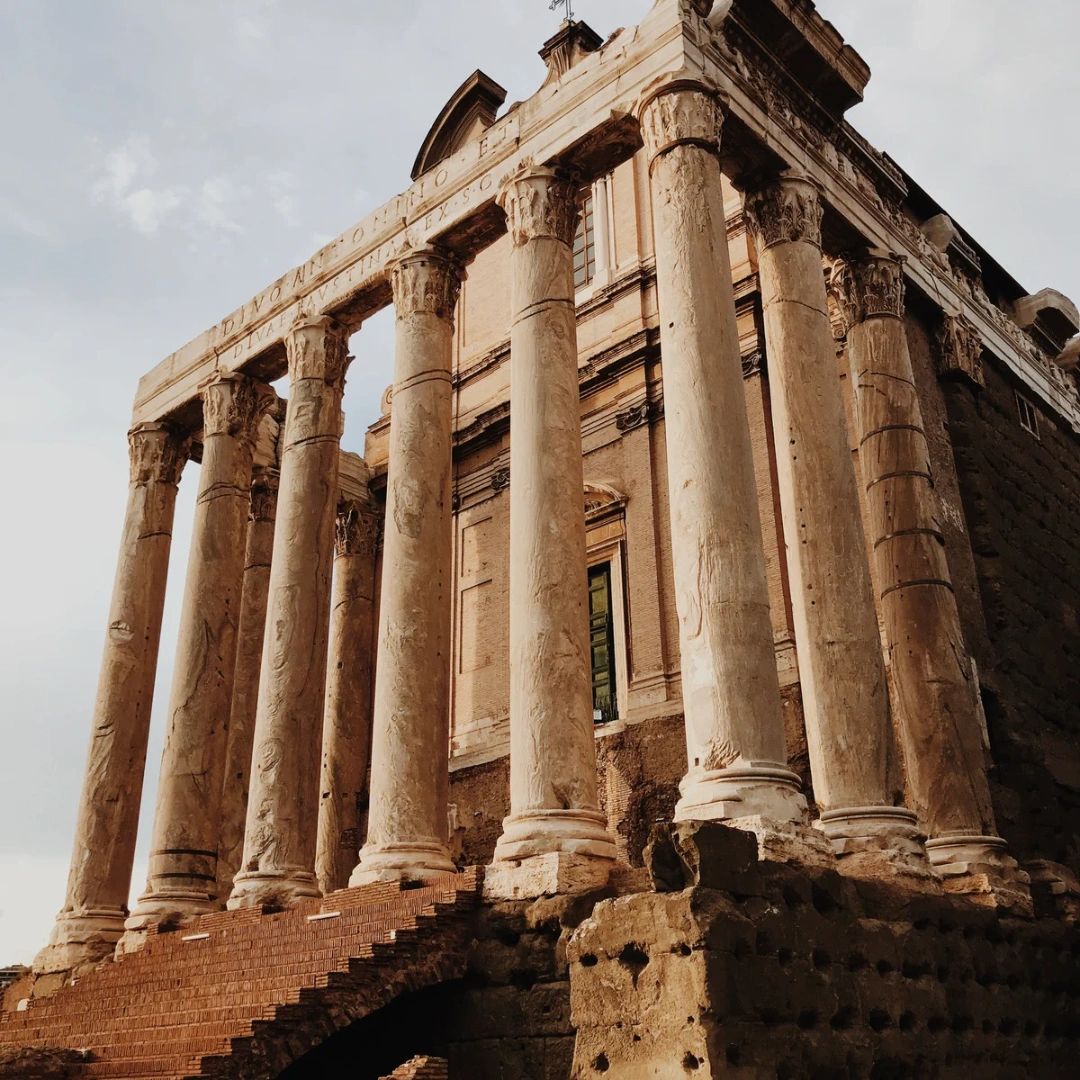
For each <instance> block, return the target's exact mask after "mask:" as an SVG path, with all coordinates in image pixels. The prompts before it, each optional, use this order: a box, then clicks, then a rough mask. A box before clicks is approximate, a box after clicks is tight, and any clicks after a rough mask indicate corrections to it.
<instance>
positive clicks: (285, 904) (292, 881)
mask: <svg viewBox="0 0 1080 1080" xmlns="http://www.w3.org/2000/svg"><path fill="white" fill-rule="evenodd" d="M319 896H322V893H321V892H320V891H319V885H318V883H317V882H316V880H315V875H314V874H313V873H312V872H311V871H310V870H301V869H299V867H288V868H286V869H282V870H272V869H267V870H241V871H240V873H239V874H237V875H236V877H235V878H234V879H233V891H232V895H231V896H230V897H229V902H228V903H227V904H226V905H225V906H226V907H227V908H228V909H229V910H230V911H238V910H239V909H241V908H252V907H262V908H267V909H269V910H271V911H283V910H284V909H285V908H289V907H292V906H293V905H294V904H296V903H298V902H299V901H300V900H309V899H311V898H313V897H319Z"/></svg>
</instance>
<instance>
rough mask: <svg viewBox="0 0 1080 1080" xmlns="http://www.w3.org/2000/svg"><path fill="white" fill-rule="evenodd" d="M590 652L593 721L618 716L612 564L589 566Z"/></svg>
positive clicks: (603, 720) (608, 719) (606, 719)
mask: <svg viewBox="0 0 1080 1080" xmlns="http://www.w3.org/2000/svg"><path fill="white" fill-rule="evenodd" d="M589 655H590V657H591V661H592V693H593V721H594V723H597V724H606V723H609V722H610V721H612V720H617V719H618V718H619V704H618V699H617V698H616V691H615V613H614V610H613V604H612V591H611V563H600V564H598V565H597V566H590V567H589Z"/></svg>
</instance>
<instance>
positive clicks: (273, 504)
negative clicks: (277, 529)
mask: <svg viewBox="0 0 1080 1080" xmlns="http://www.w3.org/2000/svg"><path fill="white" fill-rule="evenodd" d="M280 483H281V473H280V472H279V471H278V470H277V469H275V468H256V469H255V472H254V474H253V475H252V478H251V510H250V511H249V513H248V521H273V520H274V519H275V517H276V516H277V497H278V486H279V484H280Z"/></svg>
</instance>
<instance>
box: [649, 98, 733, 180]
mask: <svg viewBox="0 0 1080 1080" xmlns="http://www.w3.org/2000/svg"><path fill="white" fill-rule="evenodd" d="M636 112H637V116H638V122H639V123H640V124H641V138H642V140H643V141H644V143H645V149H646V151H647V153H648V155H649V166H650V168H651V167H652V164H653V162H654V161H655V160H656V159H657V158H658V157H659V156H660V155H661V154H663V153H666V152H667V151H668V150H672V149H674V148H675V147H676V146H686V145H690V146H699V147H701V148H702V149H704V150H709V151H711V152H712V153H714V154H719V152H720V132H721V129H722V128H723V126H724V102H723V99H722V97H721V95H720V92H719V90H717V89H716V88H715V87H714V86H710V85H709V84H708V83H705V82H702V81H700V80H694V79H668V80H665V81H664V82H662V83H661V84H660V85H659V86H657V85H655V84H654V85H653V86H651V87H649V88H648V89H647V90H646V91H645V93H644V94H643V95H642V97H641V99H640V101H639V102H638V105H637V109H636Z"/></svg>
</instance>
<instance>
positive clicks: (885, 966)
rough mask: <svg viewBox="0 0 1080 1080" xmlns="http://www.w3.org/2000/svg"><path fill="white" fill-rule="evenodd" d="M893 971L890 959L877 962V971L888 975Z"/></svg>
mask: <svg viewBox="0 0 1080 1080" xmlns="http://www.w3.org/2000/svg"><path fill="white" fill-rule="evenodd" d="M891 971H893V966H892V964H890V963H889V961H888V960H879V961H878V962H877V973H878V974H879V975H882V976H884V975H888V974H889V973H890V972H891Z"/></svg>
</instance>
